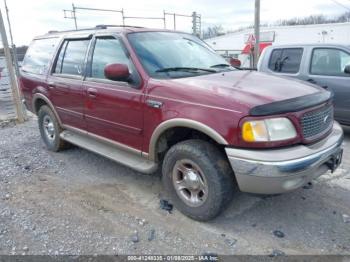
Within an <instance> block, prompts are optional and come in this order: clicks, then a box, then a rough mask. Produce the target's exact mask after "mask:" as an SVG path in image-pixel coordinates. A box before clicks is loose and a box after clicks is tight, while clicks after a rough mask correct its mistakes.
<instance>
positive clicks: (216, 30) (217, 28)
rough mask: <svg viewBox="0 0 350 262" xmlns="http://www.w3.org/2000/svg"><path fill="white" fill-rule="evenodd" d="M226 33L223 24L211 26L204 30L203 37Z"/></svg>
mask: <svg viewBox="0 0 350 262" xmlns="http://www.w3.org/2000/svg"><path fill="white" fill-rule="evenodd" d="M224 34H225V33H224V28H223V27H222V25H214V26H209V27H207V28H206V29H204V30H203V39H207V38H212V37H216V36H220V35H224Z"/></svg>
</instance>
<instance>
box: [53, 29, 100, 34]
mask: <svg viewBox="0 0 350 262" xmlns="http://www.w3.org/2000/svg"><path fill="white" fill-rule="evenodd" d="M96 29H97V28H96V27H90V28H82V29H71V30H62V31H58V30H50V31H49V32H47V33H48V34H54V33H67V32H79V31H86V30H96Z"/></svg>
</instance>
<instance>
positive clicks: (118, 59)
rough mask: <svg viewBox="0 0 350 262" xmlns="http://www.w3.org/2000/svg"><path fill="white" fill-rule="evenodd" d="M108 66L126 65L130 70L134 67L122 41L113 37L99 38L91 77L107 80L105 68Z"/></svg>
mask: <svg viewBox="0 0 350 262" xmlns="http://www.w3.org/2000/svg"><path fill="white" fill-rule="evenodd" d="M108 64H126V65H128V67H129V70H130V71H131V73H132V71H133V66H132V64H131V62H130V59H129V57H128V56H127V54H126V53H125V49H124V47H123V45H122V43H121V42H120V40H118V39H116V38H113V37H105V38H97V39H96V44H95V48H94V54H93V56H92V63H91V77H93V78H102V79H103V78H105V75H104V68H105V66H106V65H108Z"/></svg>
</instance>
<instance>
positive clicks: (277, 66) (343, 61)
mask: <svg viewBox="0 0 350 262" xmlns="http://www.w3.org/2000/svg"><path fill="white" fill-rule="evenodd" d="M258 71H260V72H266V73H271V74H275V75H281V76H290V77H294V78H298V79H301V80H305V81H308V82H310V83H312V84H316V85H319V86H321V87H323V88H324V89H327V90H329V91H331V92H332V93H333V94H334V98H333V101H334V108H335V112H334V113H335V119H336V120H337V121H339V122H340V123H342V124H345V125H350V46H344V45H329V44H314V45H311V44H310V45H283V46H282V45H280V46H270V47H268V48H266V49H265V50H264V51H263V53H262V55H261V57H260V59H259V64H258Z"/></svg>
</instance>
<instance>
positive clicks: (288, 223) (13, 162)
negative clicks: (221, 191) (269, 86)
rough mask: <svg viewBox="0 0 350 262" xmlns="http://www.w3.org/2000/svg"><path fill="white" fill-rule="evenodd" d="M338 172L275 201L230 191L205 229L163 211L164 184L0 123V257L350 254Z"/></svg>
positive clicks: (349, 136)
mask: <svg viewBox="0 0 350 262" xmlns="http://www.w3.org/2000/svg"><path fill="white" fill-rule="evenodd" d="M345 132H346V143H347V144H345V147H344V148H345V152H344V161H343V165H342V166H341V167H340V168H339V169H338V170H337V171H336V172H335V173H334V174H327V175H324V176H323V177H321V178H320V179H318V180H317V181H315V182H314V183H313V185H312V186H311V187H306V188H302V189H299V190H297V191H295V192H292V193H288V194H284V195H279V196H267V197H266V196H265V197H262V196H257V195H250V194H244V193H236V194H235V198H234V200H233V202H232V203H231V205H230V206H229V208H228V209H227V210H226V211H225V212H224V213H223V214H222V215H221V216H219V217H218V218H217V219H215V220H214V221H211V222H210V223H200V222H196V221H192V220H190V219H189V218H187V217H185V216H183V215H182V214H181V213H180V212H178V211H177V210H173V212H172V213H168V212H167V211H164V210H162V209H160V208H159V201H160V199H161V196H162V191H161V190H162V189H161V183H160V178H159V177H158V176H156V175H152V176H149V175H143V174H140V173H137V172H135V171H132V170H130V169H128V168H126V167H124V166H121V165H118V164H116V163H114V162H112V161H109V160H107V159H105V158H103V157H100V156H98V155H96V154H93V153H90V152H88V151H86V150H83V149H79V148H76V147H74V148H71V149H69V150H66V151H64V152H60V153H52V152H49V151H47V150H46V149H45V147H44V144H43V143H42V141H41V140H40V137H39V132H38V128H37V123H36V120H35V119H31V120H30V121H28V122H26V123H25V124H21V125H13V124H12V125H10V126H7V127H1V126H0V254H49V255H57V254H70V255H72V254H74V255H76V254H89V255H92V254H135V253H138V254H203V253H208V252H210V253H217V254H262V255H268V254H271V253H272V252H273V251H274V252H275V254H283V253H282V252H284V253H285V254H350V218H349V217H347V216H346V215H349V216H350V147H349V146H348V144H349V142H350V128H346V130H345Z"/></svg>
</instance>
